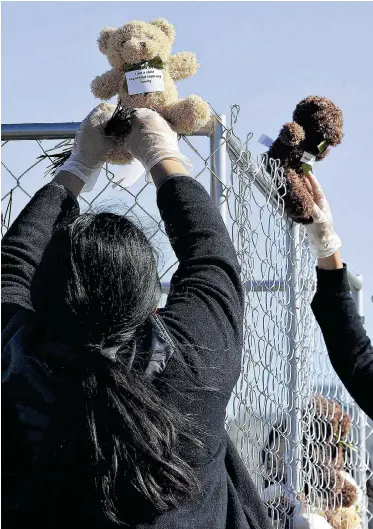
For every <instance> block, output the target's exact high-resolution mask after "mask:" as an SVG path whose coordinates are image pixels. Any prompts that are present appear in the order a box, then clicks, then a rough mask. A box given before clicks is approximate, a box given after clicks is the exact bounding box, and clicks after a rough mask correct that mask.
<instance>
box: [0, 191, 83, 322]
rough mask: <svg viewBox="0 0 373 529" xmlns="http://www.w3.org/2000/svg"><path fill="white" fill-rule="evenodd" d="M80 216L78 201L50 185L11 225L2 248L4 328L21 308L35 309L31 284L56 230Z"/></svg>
mask: <svg viewBox="0 0 373 529" xmlns="http://www.w3.org/2000/svg"><path fill="white" fill-rule="evenodd" d="M78 214H79V205H78V202H77V200H76V199H75V198H74V197H73V196H72V195H71V194H70V193H69V192H68V191H67V190H66V189H65V188H64V187H63V186H60V185H56V184H48V185H46V186H44V187H43V188H42V189H40V190H39V191H38V192H37V193H36V194H35V196H34V197H33V198H32V199H31V200H30V202H29V203H28V204H27V206H26V207H25V208H24V209H23V211H22V212H21V213H20V215H19V216H18V217H17V219H16V220H15V221H14V222H13V224H12V225H11V226H10V228H9V230H8V231H7V233H6V234H5V236H4V237H3V239H2V245H1V295H2V299H1V303H2V329H4V327H5V325H6V324H7V323H8V321H9V319H10V318H11V317H12V316H13V315H14V314H15V312H16V311H17V310H18V309H19V308H20V307H22V308H23V309H27V310H33V307H32V302H31V295H30V287H31V282H32V280H33V277H34V274H35V270H36V268H37V267H38V265H39V264H40V262H41V259H42V257H43V253H44V250H45V248H46V246H47V245H48V243H49V241H50V239H51V237H52V233H53V230H54V228H55V226H56V225H57V224H58V223H60V222H61V221H63V220H64V219H66V218H68V217H69V216H70V215H71V216H73V215H78Z"/></svg>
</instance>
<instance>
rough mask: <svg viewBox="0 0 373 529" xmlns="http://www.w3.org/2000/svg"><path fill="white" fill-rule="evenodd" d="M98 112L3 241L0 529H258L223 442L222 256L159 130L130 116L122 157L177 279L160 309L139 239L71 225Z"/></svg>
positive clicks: (103, 148) (227, 302)
mask: <svg viewBox="0 0 373 529" xmlns="http://www.w3.org/2000/svg"><path fill="white" fill-rule="evenodd" d="M113 111H114V106H113V105H107V104H102V105H100V106H99V107H97V108H96V109H95V110H94V111H92V113H91V114H90V115H89V116H88V117H87V118H86V119H85V120H84V121H83V123H82V125H81V127H80V130H79V132H78V133H77V136H76V139H75V142H74V147H73V151H72V155H71V158H70V159H69V160H68V161H67V162H66V164H65V166H63V167H62V169H61V171H60V172H59V173H58V175H57V176H56V177H55V178H54V180H53V182H52V183H49V184H47V185H45V186H44V187H43V188H42V189H40V190H39V191H38V192H37V193H36V194H35V196H34V197H33V198H32V199H31V201H30V202H29V204H28V205H27V206H26V207H25V208H24V210H23V211H22V212H21V213H20V215H19V216H18V218H17V219H16V220H15V221H14V223H13V224H12V226H11V227H10V228H9V231H8V232H7V234H6V235H5V237H4V238H3V241H2V329H3V332H2V365H3V377H2V413H3V421H2V425H3V428H2V444H3V446H2V449H3V452H2V453H3V458H2V480H3V481H2V483H3V498H2V500H3V501H2V509H3V513H2V522H3V524H4V525H3V527H5V528H17V529H26V528H27V529H33V528H38V529H43V528H48V529H53V528H62V527H63V528H64V529H65V528H66V527H67V526H68V524H69V525H72V524H73V525H78V524H81V525H80V526H82V527H90V529H92V528H100V529H102V528H104V527H108V528H110V527H115V526H117V525H120V524H122V525H124V526H126V527H131V528H144V529H145V528H148V527H152V528H159V529H161V528H162V529H181V528H191V529H249V528H251V529H266V528H268V529H269V528H270V527H271V525H270V522H269V519H268V516H267V511H266V509H265V508H264V506H263V504H262V502H261V499H260V497H259V495H258V492H257V491H256V489H255V486H254V484H253V482H252V481H251V479H250V477H249V475H248V473H247V471H246V468H245V466H244V464H243V462H242V461H241V459H240V457H239V455H238V453H237V451H236V449H235V447H234V446H233V444H232V442H231V441H230V440H229V437H228V435H227V433H226V431H225V428H224V423H225V410H226V406H227V403H228V401H229V398H230V395H231V392H232V389H233V387H234V385H235V383H236V381H237V379H238V377H239V374H240V367H241V351H242V346H243V336H242V334H243V309H244V294H243V288H242V285H241V281H240V268H239V265H238V261H237V257H236V253H235V250H234V247H233V244H232V242H231V240H230V237H229V234H228V232H227V229H226V227H225V225H224V223H223V220H222V218H221V217H220V215H219V213H218V211H217V209H216V208H215V206H214V204H213V202H212V200H211V198H210V197H209V195H208V193H207V192H206V191H205V189H204V188H203V186H202V185H201V184H199V183H198V182H197V181H195V180H194V179H193V178H191V177H190V176H188V175H187V171H186V170H185V167H184V165H185V164H186V161H185V157H184V156H183V155H182V154H181V152H180V150H179V146H178V141H177V136H176V134H175V133H174V132H173V131H172V130H171V128H170V127H169V125H168V124H167V123H166V122H165V121H164V120H163V118H161V117H160V116H159V115H158V114H157V113H156V112H154V111H152V110H146V109H141V110H138V111H136V112H135V115H134V116H132V128H131V133H130V135H129V137H128V144H129V145H130V147H131V152H132V154H133V155H134V156H135V157H136V158H137V159H138V160H140V161H141V162H142V164H143V165H144V166H145V167H146V169H147V170H148V171H150V172H151V175H152V178H153V181H154V184H155V186H156V188H157V204H158V208H159V212H160V215H161V217H162V219H163V222H164V225H165V228H166V231H167V234H168V237H169V239H170V243H171V245H172V247H173V249H174V251H175V254H176V256H177V258H178V261H179V264H178V268H177V271H176V272H175V273H174V275H173V277H172V281H171V286H170V293H169V296H168V299H167V303H166V306H165V307H164V308H163V309H161V310H158V311H157V310H156V307H157V305H158V302H159V300H160V296H161V285H160V280H159V277H158V273H157V258H156V255H155V252H154V250H153V248H152V246H151V244H150V242H149V240H148V239H147V237H146V236H145V234H144V232H143V231H142V230H141V229H140V228H139V226H138V225H137V224H136V223H135V222H133V221H132V220H131V219H130V218H128V217H127V216H125V215H118V214H114V213H112V212H102V211H101V212H98V213H96V214H95V213H92V212H87V213H83V214H80V213H79V206H78V202H77V199H76V197H77V195H78V194H79V193H80V191H81V190H82V188H83V186H87V187H88V188H92V187H93V186H94V184H95V182H96V180H97V177H98V174H99V172H100V170H101V167H102V165H103V160H104V159H105V156H106V154H107V152H108V150H109V149H110V148H111V147H112V145H113V141H114V139H113V138H110V137H107V136H106V135H105V133H104V128H105V126H106V124H107V123H108V121H109V120H110V118H111V117H112V115H113ZM183 164H184V165H183Z"/></svg>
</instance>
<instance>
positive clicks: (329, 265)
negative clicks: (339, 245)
mask: <svg viewBox="0 0 373 529" xmlns="http://www.w3.org/2000/svg"><path fill="white" fill-rule="evenodd" d="M317 266H318V268H320V270H340V269H341V268H343V261H342V257H341V254H340V252H339V250H337V251H336V252H334V253H333V254H332V255H330V256H329V257H321V258H319V259H318V260H317Z"/></svg>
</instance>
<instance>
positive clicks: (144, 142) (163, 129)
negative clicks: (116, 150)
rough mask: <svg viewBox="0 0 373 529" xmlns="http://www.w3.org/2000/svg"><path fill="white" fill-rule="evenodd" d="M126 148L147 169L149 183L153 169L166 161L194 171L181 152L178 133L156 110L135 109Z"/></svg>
mask: <svg viewBox="0 0 373 529" xmlns="http://www.w3.org/2000/svg"><path fill="white" fill-rule="evenodd" d="M126 146H128V150H129V151H130V153H131V154H132V155H133V156H134V157H135V158H137V159H138V160H139V161H140V162H141V163H142V165H143V166H144V167H145V169H146V172H147V181H148V182H152V179H151V176H150V170H151V169H152V167H154V166H155V165H156V164H157V163H159V162H161V161H162V160H165V159H173V160H177V161H179V162H180V163H182V164H183V165H184V167H185V169H186V170H187V171H188V172H190V171H191V170H192V163H191V161H190V160H189V158H187V157H186V156H184V155H183V154H182V153H181V151H180V148H179V143H178V138H177V134H176V132H174V131H173V130H172V129H171V127H170V125H169V124H168V123H167V121H166V120H165V119H163V118H162V116H160V115H159V114H158V113H157V112H155V111H154V110H150V109H148V108H139V109H135V111H134V113H133V117H132V119H131V132H130V134H129V136H128V138H126Z"/></svg>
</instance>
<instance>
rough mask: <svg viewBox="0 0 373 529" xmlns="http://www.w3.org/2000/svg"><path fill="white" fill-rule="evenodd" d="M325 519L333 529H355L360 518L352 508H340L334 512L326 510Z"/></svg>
mask: <svg viewBox="0 0 373 529" xmlns="http://www.w3.org/2000/svg"><path fill="white" fill-rule="evenodd" d="M325 517H326V519H327V520H328V522H329V523H330V525H331V526H332V527H333V529H355V528H356V527H359V526H360V524H361V519H360V516H359V515H358V514H357V512H356V510H355V509H354V508H350V509H346V508H342V509H338V510H335V511H332V510H327V511H326V512H325Z"/></svg>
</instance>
